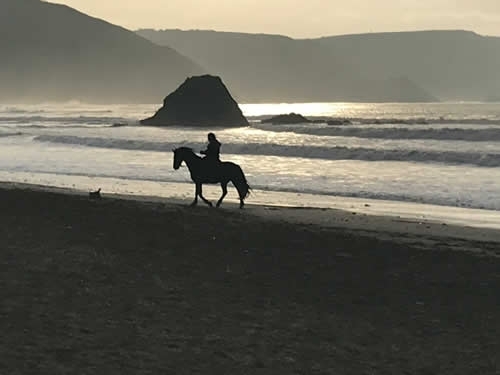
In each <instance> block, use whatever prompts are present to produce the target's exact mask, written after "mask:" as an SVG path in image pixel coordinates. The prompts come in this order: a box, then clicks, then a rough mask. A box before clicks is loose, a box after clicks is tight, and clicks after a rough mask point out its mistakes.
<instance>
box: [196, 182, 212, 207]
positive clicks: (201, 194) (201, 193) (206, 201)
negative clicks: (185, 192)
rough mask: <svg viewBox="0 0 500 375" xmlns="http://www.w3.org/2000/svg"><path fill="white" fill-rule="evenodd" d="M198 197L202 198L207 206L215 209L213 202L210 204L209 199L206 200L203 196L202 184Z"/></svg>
mask: <svg viewBox="0 0 500 375" xmlns="http://www.w3.org/2000/svg"><path fill="white" fill-rule="evenodd" d="M198 195H199V196H200V198H201V200H202V201H203V202H205V203H206V204H208V205H209V206H210V207H213V205H212V202H210V201H209V200H208V199H205V197H204V196H203V192H202V187H201V184H200V188H199V190H198Z"/></svg>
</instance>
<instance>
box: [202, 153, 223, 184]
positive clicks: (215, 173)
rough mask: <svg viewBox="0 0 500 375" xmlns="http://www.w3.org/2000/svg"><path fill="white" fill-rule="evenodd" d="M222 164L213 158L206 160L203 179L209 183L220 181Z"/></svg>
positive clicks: (204, 161)
mask: <svg viewBox="0 0 500 375" xmlns="http://www.w3.org/2000/svg"><path fill="white" fill-rule="evenodd" d="M221 164H222V162H221V161H219V160H216V159H212V158H204V159H203V163H202V170H203V177H204V180H206V181H207V182H213V183H216V182H219V181H220V170H219V168H220V166H221Z"/></svg>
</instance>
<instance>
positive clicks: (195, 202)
mask: <svg viewBox="0 0 500 375" xmlns="http://www.w3.org/2000/svg"><path fill="white" fill-rule="evenodd" d="M200 192H201V184H198V183H196V185H195V188H194V201H193V202H192V203H191V207H194V206H196V205H197V204H198V195H199V194H200Z"/></svg>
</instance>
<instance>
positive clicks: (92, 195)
mask: <svg viewBox="0 0 500 375" xmlns="http://www.w3.org/2000/svg"><path fill="white" fill-rule="evenodd" d="M89 198H90V199H101V188H99V189H98V190H96V191H89Z"/></svg>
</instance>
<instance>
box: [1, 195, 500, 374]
mask: <svg viewBox="0 0 500 375" xmlns="http://www.w3.org/2000/svg"><path fill="white" fill-rule="evenodd" d="M293 212H295V213H296V211H293V210H290V209H288V210H287V209H279V208H276V209H273V211H272V215H269V217H268V216H266V215H260V216H259V215H255V214H252V209H249V210H243V211H239V210H236V209H234V208H233V207H232V206H231V205H228V206H226V207H225V208H223V209H220V210H216V209H209V208H207V207H205V206H200V207H197V208H188V207H186V206H185V205H180V204H177V203H173V202H168V201H165V202H161V201H155V202H144V201H134V200H125V199H118V198H109V197H104V199H102V200H89V198H88V197H87V196H85V195H78V194H76V195H75V194H67V193H57V192H46V191H41V190H37V189H18V188H12V187H9V188H5V187H4V188H0V297H1V303H0V330H1V335H0V374H9V375H13V374H51V375H53V374H273V375H276V374H357V375H359V374H367V375H369V374H419V375H420V374H421V375H424V374H426V375H430V374H455V375H456V374H499V373H500V339H499V337H500V259H499V255H500V244H499V243H498V242H494V241H490V240H487V239H485V240H484V241H480V240H473V239H464V238H462V239H450V238H447V237H442V238H440V237H439V236H437V237H436V233H433V234H432V236H431V235H430V234H429V235H428V236H427V237H425V236H424V235H422V234H418V233H417V234H412V237H411V238H412V240H411V241H408V238H409V235H404V234H401V233H399V234H398V233H390V232H384V231H381V230H378V231H367V230H362V229H360V228H359V226H358V227H352V228H349V225H348V224H345V223H346V221H345V220H343V223H344V225H343V226H342V227H340V226H338V227H335V226H321V225H318V224H314V225H313V224H309V225H305V224H301V223H300V222H298V221H297V220H285V218H286V217H287V215H289V214H291V213H293ZM318 212H319V211H318ZM321 212H322V215H328V214H329V211H321ZM309 214H312V215H314V212H312V213H309ZM280 215H281V216H280ZM331 215H338V213H335V212H333V211H332V212H331ZM349 215H350V213H349ZM271 216H272V217H271ZM280 217H281V219H280ZM373 220H377V219H376V218H374V219H373ZM443 230H445V228H444V226H443ZM457 231H458V232H460V231H461V230H460V228H458V230H457ZM463 231H466V229H463ZM485 238H486V237H485ZM472 248H474V249H476V250H478V249H479V251H471V250H470V249H472ZM481 250H484V251H481Z"/></svg>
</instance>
